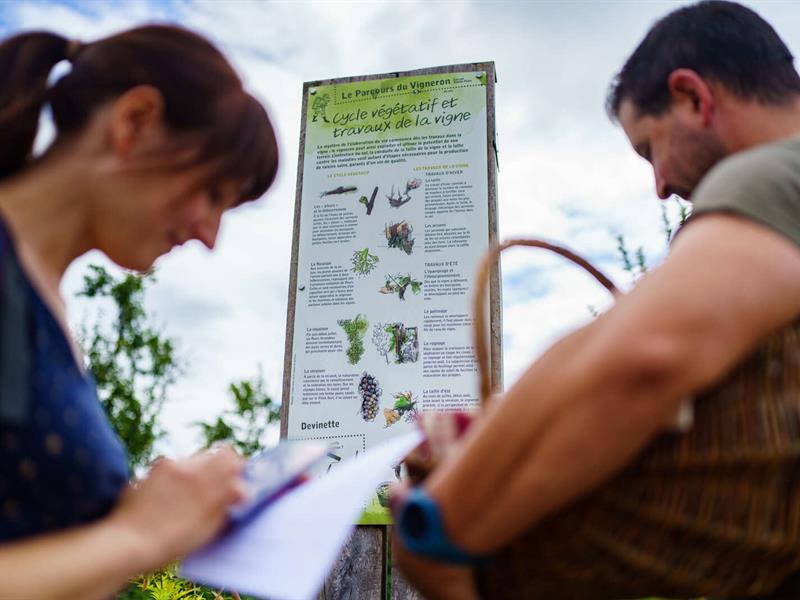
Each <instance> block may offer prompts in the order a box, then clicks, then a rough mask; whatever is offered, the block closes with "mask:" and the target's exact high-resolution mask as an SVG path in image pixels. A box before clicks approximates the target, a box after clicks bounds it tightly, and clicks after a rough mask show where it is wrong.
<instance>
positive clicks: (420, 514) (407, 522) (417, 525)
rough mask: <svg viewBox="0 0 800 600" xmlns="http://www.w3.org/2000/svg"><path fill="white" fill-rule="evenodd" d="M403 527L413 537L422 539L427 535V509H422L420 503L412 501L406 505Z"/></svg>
mask: <svg viewBox="0 0 800 600" xmlns="http://www.w3.org/2000/svg"><path fill="white" fill-rule="evenodd" d="M403 528H404V529H405V530H406V533H407V534H408V535H410V536H411V537H413V538H417V539H422V538H424V537H425V530H426V529H427V527H426V519H425V511H424V510H422V507H421V506H420V505H419V504H417V503H415V502H412V503H410V504H409V505H408V506H407V507H406V510H405V514H404V515H403Z"/></svg>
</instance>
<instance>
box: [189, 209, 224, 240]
mask: <svg viewBox="0 0 800 600" xmlns="http://www.w3.org/2000/svg"><path fill="white" fill-rule="evenodd" d="M221 221H222V211H217V210H214V209H213V208H211V209H209V210H208V211H207V212H206V214H204V215H203V216H202V218H200V219H198V220H197V221H195V223H194V230H193V232H192V234H193V235H192V237H193V238H194V239H196V240H198V241H200V242H201V243H202V244H203V245H204V246H205V247H206V248H208V249H209V250H213V249H214V245H215V244H216V243H217V234H218V233H219V226H220V222H221Z"/></svg>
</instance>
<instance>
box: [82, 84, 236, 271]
mask: <svg viewBox="0 0 800 600" xmlns="http://www.w3.org/2000/svg"><path fill="white" fill-rule="evenodd" d="M162 112H163V110H162V104H161V96H160V93H159V92H158V91H157V90H155V89H154V88H151V87H148V86H140V87H138V88H133V89H132V90H130V91H129V92H126V93H125V94H123V95H122V96H120V98H118V99H117V100H115V101H114V102H112V103H111V104H110V105H109V106H107V107H106V108H105V109H104V110H103V111H102V112H101V113H99V114H98V115H96V117H95V119H96V124H97V127H95V128H92V131H93V132H95V136H96V138H95V139H96V141H97V142H98V147H99V148H101V149H100V150H99V152H100V154H99V156H98V157H97V158H98V159H97V160H95V161H94V162H93V164H95V165H97V166H96V168H95V169H94V171H93V174H94V177H93V179H92V180H93V181H95V182H97V186H96V187H95V188H94V190H93V191H94V192H95V193H94V194H93V197H94V199H95V201H94V202H93V206H92V211H91V218H90V219H89V228H90V231H89V232H88V234H89V235H90V236H91V238H92V240H93V246H94V247H96V248H97V249H99V250H102V251H103V252H104V253H105V254H106V255H108V257H109V258H110V259H111V260H113V261H114V262H115V263H117V264H118V265H120V266H122V267H125V268H127V269H133V270H136V271H146V270H148V269H150V267H151V266H152V265H153V263H154V262H155V260H156V259H157V258H158V257H160V256H162V255H164V254H166V253H168V252H169V251H170V250H172V249H173V248H174V247H175V246H180V245H182V244H184V243H185V242H187V241H190V240H198V241H200V242H201V243H203V245H205V246H206V247H207V248H209V249H211V248H213V247H214V243H215V241H216V237H217V232H218V230H219V226H220V221H221V219H222V215H223V213H224V212H225V211H226V210H228V209H229V208H231V207H233V206H234V205H235V204H236V203H237V202H238V200H239V183H238V182H236V181H233V180H225V179H222V178H220V177H212V176H211V173H210V166H209V165H208V164H200V165H193V166H192V165H191V163H192V160H191V159H192V153H193V152H194V151H195V149H194V148H193V147H191V146H189V147H187V145H186V143H185V140H184V143H180V140H179V139H177V137H176V136H175V134H174V133H173V132H171V131H170V130H169V128H168V127H166V126H165V124H164V121H163V117H162ZM182 154H184V155H185V156H181V155H182ZM178 165H182V166H178ZM186 165H190V166H186Z"/></svg>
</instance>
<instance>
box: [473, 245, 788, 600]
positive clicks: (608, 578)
mask: <svg viewBox="0 0 800 600" xmlns="http://www.w3.org/2000/svg"><path fill="white" fill-rule="evenodd" d="M519 245H524V246H535V247H540V248H546V249H549V250H553V251H556V252H558V253H559V254H561V255H563V256H565V257H567V258H569V259H570V260H573V261H574V262H576V263H578V264H580V265H581V266H583V267H584V268H587V265H588V263H587V262H586V261H585V260H583V259H581V258H580V257H577V256H576V255H574V254H573V253H571V252H569V251H568V250H566V249H564V248H561V247H558V246H554V245H552V244H549V243H546V242H542V241H540V240H511V241H508V242H505V243H504V244H502V245H500V246H497V247H495V248H493V249H492V250H491V251H490V252H489V254H487V256H486V257H485V259H484V263H483V267H482V269H481V271H480V273H479V277H478V285H477V286H476V292H475V304H474V316H475V340H476V355H477V357H478V362H479V367H480V373H481V390H482V392H481V393H482V400H483V401H484V402H486V401H487V400H488V398H489V396H490V382H489V375H488V374H489V369H488V357H487V346H486V341H485V338H486V329H485V326H484V323H485V321H484V317H483V315H484V308H485V306H484V305H485V298H486V294H485V287H486V281H487V280H488V273H489V265H490V264H492V263H493V262H494V261H495V260H496V258H497V256H498V255H499V253H500V252H502V251H503V250H504V249H506V248H509V247H511V246H519ZM589 267H590V268H587V270H588V271H589V272H590V273H592V274H593V275H594V276H595V277H596V278H597V279H598V281H600V282H601V283H602V284H603V285H604V286H605V287H606V288H607V289H609V290H610V291H612V293H618V292H617V291H616V288H615V287H614V286H613V284H612V283H611V282H610V280H608V278H606V277H605V276H603V275H602V274H600V273H599V271H597V270H596V269H594V267H591V265H589ZM598 274H599V276H598ZM799 408H800V322H798V323H795V324H792V325H790V326H787V327H785V328H784V329H782V330H780V331H778V332H776V333H774V334H772V335H771V336H769V337H768V338H767V339H766V340H764V341H763V342H762V343H761V345H760V346H759V347H758V348H756V349H755V350H754V351H753V352H752V353H751V354H750V355H749V356H748V357H747V358H746V359H745V360H744V361H742V362H741V363H740V364H739V365H738V366H737V367H736V368H735V369H734V370H733V372H731V373H730V374H729V375H728V376H727V377H726V378H725V379H724V380H723V381H722V382H721V383H720V384H719V385H717V386H716V387H715V388H714V389H712V390H709V391H707V392H705V393H703V394H701V395H699V396H697V397H696V399H695V422H694V426H693V427H692V428H691V429H690V430H689V431H687V432H685V433H680V434H678V433H665V434H663V435H661V436H660V437H659V438H657V439H656V440H655V441H654V442H653V443H652V444H650V445H649V446H648V448H647V449H646V450H645V451H644V452H643V453H642V454H640V456H639V458H638V459H637V460H636V462H635V463H634V464H632V465H631V466H629V467H628V468H627V469H626V470H624V471H623V472H622V473H621V474H620V475H618V476H616V477H615V478H614V479H612V480H611V481H609V482H607V483H606V484H604V485H603V486H601V487H600V488H599V489H597V490H596V491H594V492H592V493H590V494H589V495H588V496H585V497H584V498H582V499H581V500H579V501H578V502H576V503H574V504H572V505H570V506H568V507H566V508H565V509H563V510H561V511H560V512H558V513H556V514H555V515H553V516H552V517H550V518H549V519H547V520H545V521H544V522H541V523H539V524H537V525H536V526H534V527H533V528H532V529H531V530H529V531H528V532H526V533H525V534H524V535H523V536H522V537H520V538H519V539H517V540H515V541H514V542H513V543H511V544H510V545H509V546H507V547H506V548H504V549H502V550H501V551H500V552H499V553H497V554H496V555H495V556H493V557H492V559H491V560H490V561H489V563H488V565H486V567H485V568H484V569H482V570H481V573H480V575H479V583H480V587H481V590H482V594H483V596H484V597H485V598H490V599H492V600H504V599H512V598H513V599H520V598H525V599H530V600H538V599H548V600H550V599H560V600H611V599H621V598H641V597H645V596H660V597H670V598H696V597H700V596H712V597H714V598H742V597H748V596H755V595H760V594H764V593H767V592H770V591H772V590H773V589H774V588H776V587H777V586H778V585H779V584H780V583H781V582H782V580H784V579H785V578H786V577H787V576H788V575H789V574H791V573H792V572H794V571H797V570H798V569H800V410H798V409H799Z"/></svg>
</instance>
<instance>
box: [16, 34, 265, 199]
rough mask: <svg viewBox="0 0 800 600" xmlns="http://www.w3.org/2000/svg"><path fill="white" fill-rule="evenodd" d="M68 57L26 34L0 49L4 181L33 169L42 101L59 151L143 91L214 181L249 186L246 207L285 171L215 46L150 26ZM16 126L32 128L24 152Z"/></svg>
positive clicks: (261, 116)
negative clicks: (154, 97) (156, 98)
mask: <svg viewBox="0 0 800 600" xmlns="http://www.w3.org/2000/svg"><path fill="white" fill-rule="evenodd" d="M18 40H22V41H21V42H20V41H18ZM29 40H30V41H29ZM17 47H19V48H21V50H20V49H15V48H17ZM27 48H30V50H26V49H27ZM71 49H72V46H70V45H69V43H68V42H67V40H65V39H64V38H62V37H60V36H57V35H53V34H46V33H35V34H23V35H20V36H16V37H14V38H10V39H9V40H7V41H5V42H4V43H3V44H0V82H2V83H1V85H2V94H1V95H0V98H2V101H0V133H1V134H2V139H0V142H2V145H3V150H1V151H0V153H1V154H0V156H2V159H0V178H2V177H6V176H8V175H10V174H12V173H14V172H16V171H19V170H20V169H21V168H23V167H24V166H25V164H26V162H27V161H28V160H29V157H30V150H31V144H32V143H33V137H34V136H35V133H36V125H37V123H38V117H39V111H40V110H41V107H42V104H43V102H44V101H49V102H50V107H51V109H52V113H53V121H54V122H55V126H56V130H57V138H56V142H58V141H59V139H61V138H62V137H63V136H64V135H65V134H71V133H77V132H80V130H81V129H82V128H84V127H85V126H86V125H87V124H88V122H89V119H90V118H91V116H92V114H93V112H94V111H95V109H97V108H99V107H100V106H102V105H103V104H104V103H106V102H109V101H111V100H113V99H114V98H116V97H117V96H119V95H121V94H123V93H124V92H126V91H127V90H129V89H131V88H132V87H135V86H137V85H143V84H146V85H152V86H154V87H156V88H158V90H159V91H160V92H161V94H162V96H163V98H164V118H165V121H166V125H167V126H168V127H169V128H170V129H172V130H173V132H174V134H175V136H174V137H175V139H176V143H177V144H179V145H180V144H183V145H184V146H190V147H191V148H192V150H194V152H193V153H192V154H193V162H194V163H196V164H203V163H205V164H208V165H209V166H211V168H212V170H213V173H212V174H211V176H212V177H219V178H222V177H224V178H230V179H235V180H237V181H241V182H243V188H242V190H241V198H240V199H241V200H249V199H253V198H257V197H258V196H260V195H261V194H263V193H264V191H265V190H266V189H267V188H268V187H269V185H270V184H271V183H272V180H273V179H274V177H275V173H276V171H277V166H278V148H277V142H276V140H275V134H274V131H273V128H272V124H271V123H270V121H269V118H268V117H267V113H266V111H265V110H264V108H263V106H261V104H260V103H259V102H258V101H257V100H256V99H255V98H253V96H251V95H250V94H249V93H247V92H246V91H244V89H243V87H242V82H241V80H240V79H239V77H238V75H237V74H236V72H235V71H234V70H233V68H232V67H231V65H230V64H229V63H228V61H227V60H226V59H225V57H224V56H223V55H222V53H221V52H219V50H217V49H216V48H215V47H214V46H213V45H212V44H211V43H210V42H209V41H208V40H206V39H205V38H203V37H201V36H199V35H197V34H195V33H192V32H191V31H188V30H186V29H182V28H180V27H175V26H171V25H147V26H143V27H137V28H135V29H130V30H128V31H123V32H122V33H118V34H116V35H112V36H110V37H107V38H103V39H101V40H98V41H95V42H92V43H89V44H83V45H81V47H80V50H79V51H78V52H71ZM68 52H69V53H70V59H71V62H72V70H71V71H70V72H69V73H68V74H66V75H64V76H63V77H61V78H60V79H59V80H58V81H57V82H56V83H55V84H54V85H53V87H52V88H51V89H49V90H48V89H47V88H46V82H47V76H48V72H49V71H50V69H51V68H52V67H53V66H54V65H55V64H56V63H57V62H58V61H59V60H62V59H64V58H66V56H67V53H68ZM25 55H27V58H26V57H25ZM45 57H46V58H45ZM17 63H18V64H17ZM14 74H16V75H14ZM34 81H35V82H36V83H35V84H34V83H33V82H34ZM34 96H35V97H34ZM23 105H24V106H25V107H26V108H25V109H24V112H25V117H26V118H25V119H22V118H21V117H20V116H19V115H20V114H21V113H22V112H23V109H20V108H13V111H15V112H14V113H13V114H15V115H16V117H13V118H12V117H11V116H9V117H7V116H6V115H7V114H8V115H11V114H12V110H11V108H12V107H17V106H23ZM14 119H19V121H26V122H27V123H26V124H25V125H24V127H25V128H26V129H25V131H26V132H27V133H28V137H27V138H25V142H26V143H27V145H26V146H24V147H23V145H22V144H23V141H22V140H21V135H20V136H19V138H20V141H17V139H16V138H15V139H14V142H13V143H12V144H10V145H9V141H10V140H11V138H10V137H7V136H8V135H9V133H7V131H9V132H10V131H11V128H12V125H13V127H19V128H22V127H23V124H22V123H19V125H17V124H16V123H15V122H14ZM7 146H8V150H6V147H7ZM6 157H8V158H6ZM14 161H16V162H14Z"/></svg>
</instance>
